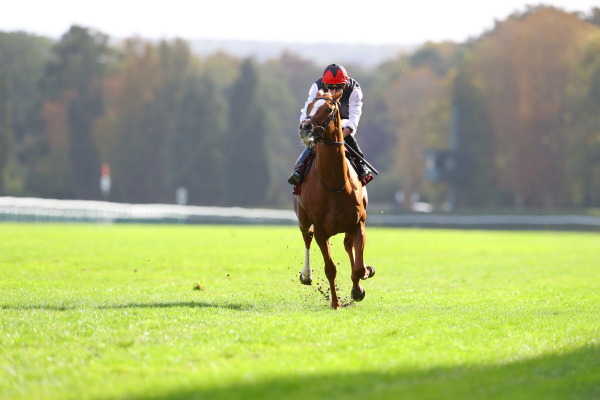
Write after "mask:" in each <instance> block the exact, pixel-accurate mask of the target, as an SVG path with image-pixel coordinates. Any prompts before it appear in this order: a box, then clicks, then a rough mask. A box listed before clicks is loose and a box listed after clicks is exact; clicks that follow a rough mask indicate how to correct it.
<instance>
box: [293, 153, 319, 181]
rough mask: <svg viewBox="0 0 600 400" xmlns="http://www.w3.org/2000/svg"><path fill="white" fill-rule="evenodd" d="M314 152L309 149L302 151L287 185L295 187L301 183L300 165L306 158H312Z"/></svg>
mask: <svg viewBox="0 0 600 400" xmlns="http://www.w3.org/2000/svg"><path fill="white" fill-rule="evenodd" d="M314 153H315V151H314V150H313V149H312V148H311V147H307V148H305V149H304V151H303V152H302V154H300V157H298V160H297V161H296V165H295V166H294V173H293V174H292V176H290V177H289V179H288V183H289V184H290V185H297V184H298V183H300V182H302V165H303V164H304V161H306V159H307V158H309V157H312V156H313V154H314Z"/></svg>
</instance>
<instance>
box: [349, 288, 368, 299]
mask: <svg viewBox="0 0 600 400" xmlns="http://www.w3.org/2000/svg"><path fill="white" fill-rule="evenodd" d="M366 294H367V291H366V290H365V289H362V291H360V290H357V289H356V288H354V287H353V288H352V292H351V293H350V295H351V296H352V300H354V301H362V300H363V299H364V298H365V295H366Z"/></svg>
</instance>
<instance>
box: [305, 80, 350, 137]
mask: <svg viewBox="0 0 600 400" xmlns="http://www.w3.org/2000/svg"><path fill="white" fill-rule="evenodd" d="M341 95H342V93H341V92H340V93H339V94H337V95H336V96H335V97H334V96H332V95H331V93H329V92H323V91H322V90H319V92H318V93H317V95H316V97H315V98H314V100H313V101H312V103H310V104H309V105H308V107H307V109H306V119H305V120H304V121H302V122H301V123H300V126H299V128H298V129H299V132H298V134H299V135H300V138H301V139H302V141H303V142H304V144H305V145H307V146H310V145H312V144H313V143H314V142H315V141H318V140H321V139H323V137H324V135H325V133H326V132H328V131H330V130H333V129H334V128H332V127H331V125H332V123H334V122H335V117H336V113H337V112H338V110H339V103H338V99H339V98H340V96H341Z"/></svg>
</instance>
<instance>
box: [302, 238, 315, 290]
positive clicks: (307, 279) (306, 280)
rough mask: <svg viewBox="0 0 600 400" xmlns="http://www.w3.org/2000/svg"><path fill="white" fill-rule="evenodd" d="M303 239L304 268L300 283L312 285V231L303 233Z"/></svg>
mask: <svg viewBox="0 0 600 400" xmlns="http://www.w3.org/2000/svg"><path fill="white" fill-rule="evenodd" d="M302 237H303V238H304V266H303V267H302V272H300V283H302V284H303V285H311V284H312V280H313V274H312V269H311V267H310V243H311V242H312V238H313V232H312V229H309V230H308V231H307V232H302Z"/></svg>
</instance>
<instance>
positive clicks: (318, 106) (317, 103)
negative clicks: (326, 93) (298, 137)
mask: <svg viewBox="0 0 600 400" xmlns="http://www.w3.org/2000/svg"><path fill="white" fill-rule="evenodd" d="M325 102H326V100H323V99H319V100H317V101H316V102H315V104H313V107H312V109H311V110H310V115H309V117H314V116H315V114H316V113H317V110H318V109H319V108H320V107H321V106H322V105H323V103H325Z"/></svg>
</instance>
